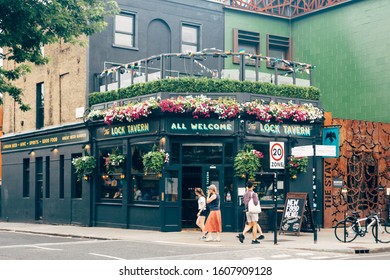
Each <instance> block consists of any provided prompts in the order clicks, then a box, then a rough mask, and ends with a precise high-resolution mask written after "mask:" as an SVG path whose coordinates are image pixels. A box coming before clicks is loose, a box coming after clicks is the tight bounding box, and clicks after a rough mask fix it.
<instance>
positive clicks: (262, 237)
mask: <svg viewBox="0 0 390 280" xmlns="http://www.w3.org/2000/svg"><path fill="white" fill-rule="evenodd" d="M256 239H257V240H262V239H264V235H260V236H259V237H257V238H256Z"/></svg>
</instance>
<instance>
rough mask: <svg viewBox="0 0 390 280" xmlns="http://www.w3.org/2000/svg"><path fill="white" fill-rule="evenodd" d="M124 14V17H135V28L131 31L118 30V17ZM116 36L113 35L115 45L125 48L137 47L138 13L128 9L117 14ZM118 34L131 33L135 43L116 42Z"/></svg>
mask: <svg viewBox="0 0 390 280" xmlns="http://www.w3.org/2000/svg"><path fill="white" fill-rule="evenodd" d="M119 16H122V17H129V18H130V17H131V18H132V19H133V29H132V30H131V31H128V32H126V31H118V30H117V24H116V19H117V17H119ZM113 26H114V36H113V46H114V47H118V48H125V49H137V45H138V44H137V36H136V34H137V16H136V13H133V12H127V11H122V12H121V13H120V14H118V15H115V17H114V24H113ZM117 34H123V35H130V36H131V37H132V39H133V40H132V41H133V44H132V45H122V44H117V43H116V40H115V39H116V35H117Z"/></svg>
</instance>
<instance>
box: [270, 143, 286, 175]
mask: <svg viewBox="0 0 390 280" xmlns="http://www.w3.org/2000/svg"><path fill="white" fill-rule="evenodd" d="M269 155H270V157H269V164H270V165H269V167H270V168H271V169H284V142H269Z"/></svg>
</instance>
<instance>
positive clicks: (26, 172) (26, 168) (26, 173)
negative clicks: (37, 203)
mask: <svg viewBox="0 0 390 280" xmlns="http://www.w3.org/2000/svg"><path fill="white" fill-rule="evenodd" d="M29 196H30V159H29V158H25V159H23V197H29Z"/></svg>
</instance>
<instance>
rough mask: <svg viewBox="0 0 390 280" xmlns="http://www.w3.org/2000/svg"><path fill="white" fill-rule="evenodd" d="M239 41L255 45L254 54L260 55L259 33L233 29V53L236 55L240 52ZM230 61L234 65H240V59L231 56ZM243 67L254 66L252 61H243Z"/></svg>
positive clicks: (254, 63)
mask: <svg viewBox="0 0 390 280" xmlns="http://www.w3.org/2000/svg"><path fill="white" fill-rule="evenodd" d="M240 41H242V42H248V43H250V44H252V43H253V44H254V45H255V49H256V53H255V54H257V55H258V54H260V50H261V35H260V33H259V32H255V31H247V30H242V29H238V28H233V52H234V53H238V52H239V51H240ZM232 61H233V63H234V64H239V63H240V58H239V57H236V56H232ZM245 65H251V66H254V65H256V62H255V60H254V59H245Z"/></svg>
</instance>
